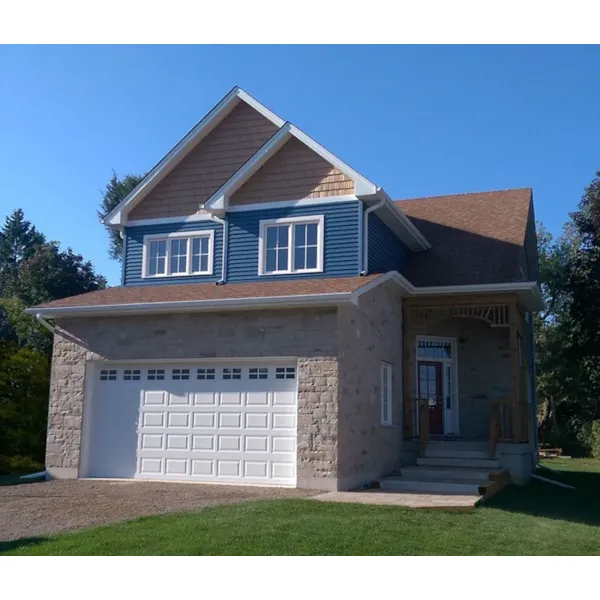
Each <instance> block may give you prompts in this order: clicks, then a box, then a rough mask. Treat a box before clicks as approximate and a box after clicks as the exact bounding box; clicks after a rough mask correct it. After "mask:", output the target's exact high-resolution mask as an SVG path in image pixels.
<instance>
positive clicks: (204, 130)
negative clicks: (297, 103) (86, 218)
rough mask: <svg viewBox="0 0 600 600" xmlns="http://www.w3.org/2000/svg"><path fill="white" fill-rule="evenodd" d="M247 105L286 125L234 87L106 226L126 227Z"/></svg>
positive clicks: (165, 158)
mask: <svg viewBox="0 0 600 600" xmlns="http://www.w3.org/2000/svg"><path fill="white" fill-rule="evenodd" d="M240 101H242V102H246V103H247V104H249V105H250V106H251V107H252V108H254V109H255V110H257V111H258V112H259V113H260V114H262V115H263V116H264V117H266V118H267V119H269V120H270V121H271V122H272V123H274V124H275V125H276V126H277V127H281V126H282V125H283V124H284V121H283V119H282V118H281V117H278V116H277V115H276V114H275V113H273V112H271V111H270V110H269V109H268V108H267V107H266V106H263V105H262V104H261V103H260V102H258V101H257V100H255V99H254V98H252V96H250V94H248V93H246V92H244V90H242V89H241V88H239V87H234V88H233V89H232V90H231V91H230V92H229V93H228V94H227V95H226V96H225V97H224V98H223V99H222V100H221V101H220V102H219V103H218V104H217V105H216V106H214V107H213V108H212V110H211V111H210V112H209V113H208V114H207V115H206V116H205V117H204V118H203V119H202V120H201V121H200V122H199V123H198V124H197V125H195V126H194V127H193V129H191V130H190V131H189V132H188V133H187V134H186V135H185V136H184V137H183V139H182V140H181V141H180V142H178V143H177V145H176V146H175V147H174V148H173V149H172V150H171V151H170V152H169V153H168V154H166V155H165V156H164V158H163V159H162V160H161V161H160V162H159V163H158V164H157V165H156V166H154V168H153V169H152V170H151V171H150V172H149V173H148V174H147V175H146V177H144V179H143V180H142V181H141V182H140V183H139V184H138V185H137V187H136V188H135V189H134V190H132V191H131V192H130V193H129V194H128V195H127V196H126V197H125V198H124V199H123V200H122V201H121V202H120V203H119V205H118V206H116V207H115V208H114V209H113V210H112V211H111V212H110V213H109V214H108V215H107V216H106V217H105V218H104V223H105V224H106V225H112V226H117V225H123V224H125V222H126V213H127V212H128V211H130V210H131V209H132V208H133V207H134V206H136V205H137V204H138V203H139V202H141V201H142V200H143V198H144V197H145V196H146V195H147V194H148V193H150V192H151V191H152V190H153V189H154V188H155V187H156V186H157V185H158V184H159V183H160V182H161V181H162V180H163V179H164V178H165V177H166V176H167V175H168V174H169V173H170V172H171V171H172V170H173V169H174V168H175V167H176V166H177V165H178V164H179V163H180V162H181V161H182V160H183V159H184V158H185V157H186V156H187V154H188V153H189V152H190V151H191V149H192V148H194V147H195V146H196V145H197V144H198V143H199V142H200V141H201V140H202V139H203V138H204V137H206V136H207V135H208V134H209V133H210V132H211V131H212V130H213V129H214V128H215V127H216V126H217V125H218V124H219V123H220V122H221V121H222V120H223V119H224V118H225V117H226V116H227V115H228V114H229V113H230V112H231V111H232V110H233V109H234V108H235V107H236V106H237V105H238V104H239V102H240Z"/></svg>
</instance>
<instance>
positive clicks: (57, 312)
mask: <svg viewBox="0 0 600 600" xmlns="http://www.w3.org/2000/svg"><path fill="white" fill-rule="evenodd" d="M351 295H352V293H351V292H342V293H336V294H303V295H298V296H267V297H258V298H231V299H227V298H226V299H219V300H185V301H177V302H145V303H137V304H107V305H104V306H62V307H55V308H52V307H49V308H27V309H26V310H25V312H26V313H27V314H29V315H34V316H37V315H40V317H42V318H48V319H58V318H61V317H68V318H75V317H97V316H112V317H118V316H126V315H135V314H144V313H153V314H157V313H175V312H209V311H220V310H256V309H276V308H298V307H306V306H337V305H338V304H341V303H343V302H348V301H349V300H350V299H351Z"/></svg>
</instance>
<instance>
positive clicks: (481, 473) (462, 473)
mask: <svg viewBox="0 0 600 600" xmlns="http://www.w3.org/2000/svg"><path fill="white" fill-rule="evenodd" d="M501 472H502V471H490V470H487V469H473V468H467V469H459V468H457V467H425V466H413V465H411V466H408V467H402V470H401V475H402V476H403V477H410V478H411V479H421V480H423V481H468V482H474V483H489V481H490V480H491V477H492V475H494V474H498V475H499V474H500V473H501Z"/></svg>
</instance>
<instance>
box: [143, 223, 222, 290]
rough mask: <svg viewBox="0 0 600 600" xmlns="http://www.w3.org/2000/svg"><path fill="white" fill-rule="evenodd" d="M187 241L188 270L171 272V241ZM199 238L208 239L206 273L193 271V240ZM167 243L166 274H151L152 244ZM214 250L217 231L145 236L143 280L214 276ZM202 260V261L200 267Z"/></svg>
mask: <svg viewBox="0 0 600 600" xmlns="http://www.w3.org/2000/svg"><path fill="white" fill-rule="evenodd" d="M182 238H184V239H186V270H185V272H179V273H172V272H171V241H172V240H173V239H182ZM197 238H206V239H208V264H207V269H206V271H192V246H193V242H192V240H194V239H197ZM162 241H164V242H165V246H166V255H165V272H164V273H156V274H154V275H152V274H150V244H151V243H152V242H162ZM214 248H215V230H214V229H209V230H200V231H185V232H184V231H181V232H177V233H153V234H150V235H145V236H144V243H143V251H142V278H143V279H161V278H165V277H194V276H198V275H201V276H210V275H212V274H213V267H214ZM201 265H202V260H200V266H201Z"/></svg>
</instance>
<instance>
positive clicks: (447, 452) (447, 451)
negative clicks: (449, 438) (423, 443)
mask: <svg viewBox="0 0 600 600" xmlns="http://www.w3.org/2000/svg"><path fill="white" fill-rule="evenodd" d="M425 456H427V457H429V458H490V453H489V450H460V449H457V448H451V447H447V446H431V445H430V444H428V445H427V448H426V449H425Z"/></svg>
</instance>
